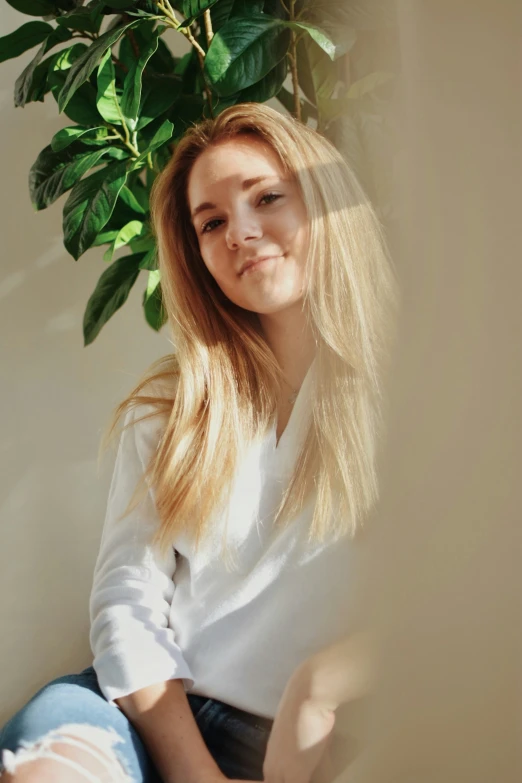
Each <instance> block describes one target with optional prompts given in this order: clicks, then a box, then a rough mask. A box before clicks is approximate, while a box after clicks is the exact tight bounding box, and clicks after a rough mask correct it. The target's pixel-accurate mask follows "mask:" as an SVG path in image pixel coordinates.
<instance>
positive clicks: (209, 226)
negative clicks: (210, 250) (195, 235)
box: [201, 218, 222, 234]
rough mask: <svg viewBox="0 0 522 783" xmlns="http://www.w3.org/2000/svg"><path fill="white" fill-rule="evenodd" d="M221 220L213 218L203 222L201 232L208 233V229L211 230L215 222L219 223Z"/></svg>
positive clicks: (214, 226)
mask: <svg viewBox="0 0 522 783" xmlns="http://www.w3.org/2000/svg"><path fill="white" fill-rule="evenodd" d="M221 222H222V221H221V220H218V218H215V219H214V220H209V221H208V222H207V223H204V224H203V225H202V226H201V233H202V234H208V232H209V231H213V230H214V229H215V228H216V225H215V224H216V223H217V224H218V225H219V224H220V223H221Z"/></svg>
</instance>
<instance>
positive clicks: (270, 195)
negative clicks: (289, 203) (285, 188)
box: [261, 193, 281, 204]
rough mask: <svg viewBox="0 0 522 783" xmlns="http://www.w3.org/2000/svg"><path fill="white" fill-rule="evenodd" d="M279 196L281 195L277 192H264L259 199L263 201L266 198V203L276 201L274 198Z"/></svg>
mask: <svg viewBox="0 0 522 783" xmlns="http://www.w3.org/2000/svg"><path fill="white" fill-rule="evenodd" d="M278 198H281V195H280V194H279V193H265V195H264V196H261V201H264V200H265V199H268V201H267V202H265V203H268V204H271V203H272V202H273V201H276V199H278Z"/></svg>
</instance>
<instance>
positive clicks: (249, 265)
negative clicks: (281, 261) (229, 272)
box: [239, 256, 281, 277]
mask: <svg viewBox="0 0 522 783" xmlns="http://www.w3.org/2000/svg"><path fill="white" fill-rule="evenodd" d="M278 258H281V256H262V257H261V258H258V259H256V260H255V261H249V262H247V263H246V264H245V266H244V267H243V269H242V270H241V272H240V273H239V276H240V277H242V276H243V275H244V274H248V273H249V272H252V271H254V269H257V268H258V267H259V266H263V264H264V263H265V262H266V261H274V260H277V259H278Z"/></svg>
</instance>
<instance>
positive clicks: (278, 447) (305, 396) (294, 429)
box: [269, 357, 315, 462]
mask: <svg viewBox="0 0 522 783" xmlns="http://www.w3.org/2000/svg"><path fill="white" fill-rule="evenodd" d="M314 375H315V357H314V359H313V360H312V363H311V365H310V367H309V368H308V370H307V373H306V375H305V377H304V379H303V382H302V384H301V388H300V389H299V391H298V393H297V397H296V399H295V402H294V404H293V406H292V410H291V412H290V417H289V419H288V421H287V423H286V427H285V428H284V430H283V432H282V433H281V436H280V438H279V441H278V440H277V433H276V430H277V414H274V418H273V421H272V425H271V428H270V433H269V438H270V451H271V453H272V456H273V457H274V458H275V459H276V460H277V461H278V462H279V460H280V459H283V458H285V457H289V456H291V453H292V452H293V451H295V452H297V448H298V447H299V445H300V438H301V437H302V436H303V435H304V433H305V431H306V428H307V425H308V420H309V416H310V390H311V386H312V383H313V377H314Z"/></svg>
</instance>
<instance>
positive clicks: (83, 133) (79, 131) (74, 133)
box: [51, 125, 108, 152]
mask: <svg viewBox="0 0 522 783" xmlns="http://www.w3.org/2000/svg"><path fill="white" fill-rule="evenodd" d="M107 134H108V129H107V128H106V126H105V125H98V127H96V128H86V127H82V126H81V125H71V126H69V127H68V128H62V130H59V131H58V133H55V134H54V136H53V137H52V139H51V149H52V150H53V152H59V151H60V150H63V149H65V148H66V147H68V146H69V144H72V143H73V142H74V141H77V140H78V139H79V138H81V139H82V143H83V144H89V143H94V142H105V143H106V138H107ZM91 137H92V138H91Z"/></svg>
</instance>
